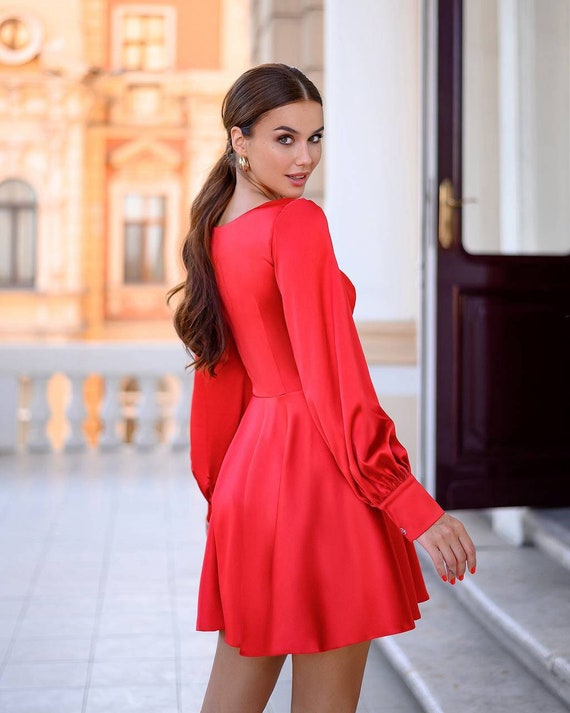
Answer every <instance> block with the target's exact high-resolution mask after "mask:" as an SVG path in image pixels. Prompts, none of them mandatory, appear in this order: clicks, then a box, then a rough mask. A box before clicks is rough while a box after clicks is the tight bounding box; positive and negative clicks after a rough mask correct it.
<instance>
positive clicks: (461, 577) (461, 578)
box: [459, 574, 465, 582]
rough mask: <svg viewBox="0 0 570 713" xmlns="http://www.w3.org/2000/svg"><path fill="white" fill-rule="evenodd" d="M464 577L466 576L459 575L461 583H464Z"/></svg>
mask: <svg viewBox="0 0 570 713" xmlns="http://www.w3.org/2000/svg"><path fill="white" fill-rule="evenodd" d="M464 577H465V575H464V574H460V575H459V581H460V582H463V579H464Z"/></svg>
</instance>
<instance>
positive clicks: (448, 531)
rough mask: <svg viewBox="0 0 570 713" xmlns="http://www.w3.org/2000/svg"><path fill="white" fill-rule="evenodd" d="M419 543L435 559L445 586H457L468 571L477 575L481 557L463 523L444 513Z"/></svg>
mask: <svg viewBox="0 0 570 713" xmlns="http://www.w3.org/2000/svg"><path fill="white" fill-rule="evenodd" d="M417 541H418V542H419V543H420V545H421V546H422V547H423V548H424V550H425V551H426V552H427V553H428V555H429V556H430V557H431V560H432V562H433V564H434V567H435V569H436V571H437V573H438V575H439V576H440V577H441V579H442V580H443V581H444V582H449V583H450V584H455V581H456V578H457V579H459V580H460V581H461V580H462V579H463V577H464V576H465V571H466V570H467V569H468V570H469V571H470V572H471V574H475V571H476V568H477V557H476V552H475V545H474V544H473V541H472V539H471V538H470V537H469V533H468V532H467V530H466V529H465V527H464V525H463V523H462V522H461V521H460V520H458V519H457V518H455V517H453V516H452V515H448V514H447V513H444V514H443V515H442V516H441V517H440V518H439V520H436V521H435V522H434V524H433V525H432V526H431V527H428V529H427V530H426V531H425V532H424V533H423V534H421V535H420V536H419V537H418V538H417Z"/></svg>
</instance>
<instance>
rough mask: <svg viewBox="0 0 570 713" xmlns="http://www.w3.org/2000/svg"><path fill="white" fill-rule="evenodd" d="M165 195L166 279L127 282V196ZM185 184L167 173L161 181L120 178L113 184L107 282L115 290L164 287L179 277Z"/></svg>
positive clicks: (110, 203)
mask: <svg viewBox="0 0 570 713" xmlns="http://www.w3.org/2000/svg"><path fill="white" fill-rule="evenodd" d="M133 193H134V194H137V195H141V196H162V197H164V200H165V210H164V234H163V260H164V263H163V264H164V280H163V282H127V281H126V280H125V258H126V254H125V234H124V226H125V212H124V204H125V198H126V197H127V195H129V194H133ZM180 205H181V186H180V181H179V179H178V178H174V177H167V176H164V177H162V178H161V180H159V181H136V180H128V179H124V178H118V179H116V180H115V181H113V182H112V183H111V185H110V187H109V231H108V235H109V245H108V249H107V260H108V262H107V269H106V272H107V283H108V286H109V288H110V290H111V291H112V292H114V291H115V290H120V291H124V290H130V291H141V290H143V291H144V290H153V289H162V290H163V289H164V288H165V287H168V286H170V285H172V284H173V283H174V282H175V281H176V280H177V279H178V264H177V244H178V240H179V237H180V236H179V235H178V232H177V231H178V230H179V226H180Z"/></svg>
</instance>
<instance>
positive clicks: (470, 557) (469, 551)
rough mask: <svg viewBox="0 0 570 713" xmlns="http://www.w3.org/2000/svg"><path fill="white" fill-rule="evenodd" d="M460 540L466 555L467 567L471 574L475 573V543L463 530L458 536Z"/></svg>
mask: <svg viewBox="0 0 570 713" xmlns="http://www.w3.org/2000/svg"><path fill="white" fill-rule="evenodd" d="M460 542H461V546H462V547H463V549H464V550H465V554H466V556H467V567H468V569H469V571H470V572H471V574H475V572H476V571H477V551H476V549H475V545H474V544H473V540H472V539H471V538H470V537H469V535H468V534H467V532H465V533H464V534H463V535H462V536H461V537H460Z"/></svg>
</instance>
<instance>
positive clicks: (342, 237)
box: [324, 0, 421, 320]
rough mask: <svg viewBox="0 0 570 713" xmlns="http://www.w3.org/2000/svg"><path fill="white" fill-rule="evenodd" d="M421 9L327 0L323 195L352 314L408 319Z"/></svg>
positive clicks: (408, 2) (412, 300)
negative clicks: (352, 291)
mask: <svg viewBox="0 0 570 713" xmlns="http://www.w3.org/2000/svg"><path fill="white" fill-rule="evenodd" d="M420 61H421V60H420V3H419V2H417V0H382V2H372V1H371V0H354V2H350V3H348V2H345V0H329V2H328V3H327V5H326V11H325V67H326V81H325V92H324V100H325V124H326V126H325V136H326V138H325V144H324V146H325V153H326V165H325V196H326V206H325V207H326V212H327V215H328V217H329V221H330V225H331V233H332V236H333V241H334V244H335V249H336V252H337V255H338V258H339V263H340V266H341V268H342V269H343V270H344V271H345V272H346V273H347V274H348V275H349V277H350V278H351V279H352V280H353V282H354V283H355V284H356V287H357V290H358V300H357V306H356V313H355V314H356V317H357V318H358V319H366V320H408V319H417V317H418V305H419V282H420V281H419V265H418V255H419V242H420V220H421V210H420V190H419V189H420V177H421V171H420V98H421V73H420Z"/></svg>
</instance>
